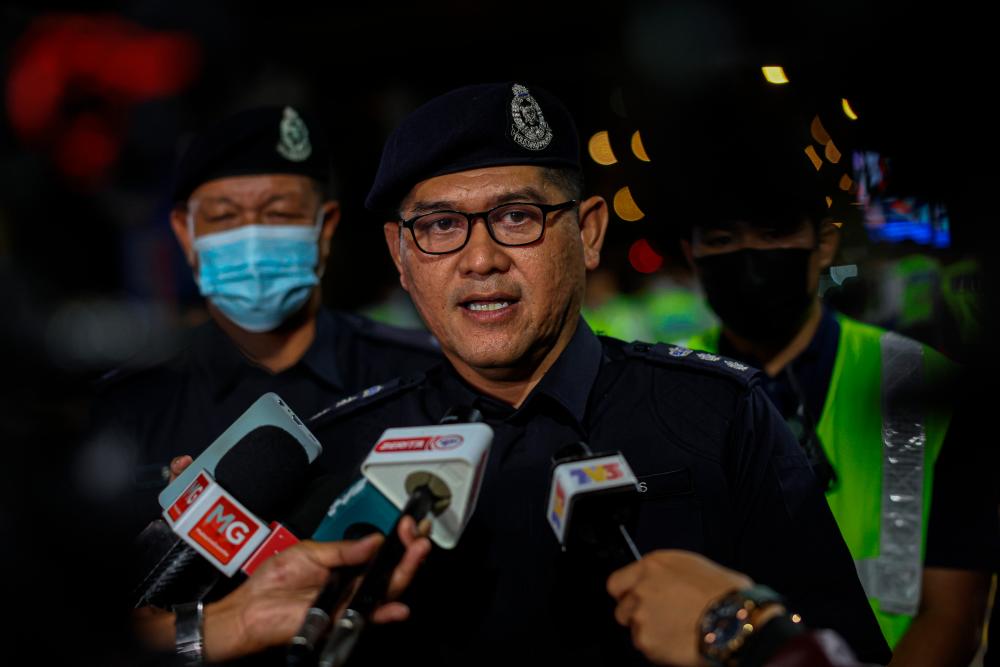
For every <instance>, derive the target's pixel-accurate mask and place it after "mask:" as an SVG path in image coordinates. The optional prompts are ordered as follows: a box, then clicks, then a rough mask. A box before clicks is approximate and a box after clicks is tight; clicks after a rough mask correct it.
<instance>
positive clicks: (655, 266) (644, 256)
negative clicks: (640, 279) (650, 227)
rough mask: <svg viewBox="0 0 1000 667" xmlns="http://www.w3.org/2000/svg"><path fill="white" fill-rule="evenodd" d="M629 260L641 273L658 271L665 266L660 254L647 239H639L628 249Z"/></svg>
mask: <svg viewBox="0 0 1000 667" xmlns="http://www.w3.org/2000/svg"><path fill="white" fill-rule="evenodd" d="M628 261H629V263H630V264H631V265H632V268H634V269H635V270H636V271H638V272H639V273H656V272H657V271H659V270H660V267H662V266H663V257H662V256H660V255H659V254H658V253H657V252H656V251H655V250H653V247H652V246H651V245H649V241H647V240H646V239H639V240H638V241H636V242H635V243H633V244H632V247H631V248H629V249H628Z"/></svg>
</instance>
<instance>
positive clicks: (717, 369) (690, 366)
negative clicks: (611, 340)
mask: <svg viewBox="0 0 1000 667" xmlns="http://www.w3.org/2000/svg"><path fill="white" fill-rule="evenodd" d="M623 351H624V352H625V355H626V356H628V357H632V358H639V359H645V360H647V361H650V362H652V363H655V364H657V365H660V366H672V367H675V368H682V369H684V370H687V371H694V372H700V373H708V374H711V375H719V376H722V377H725V378H729V379H730V380H735V381H737V382H740V383H742V384H744V385H748V384H750V383H751V382H753V381H754V379H755V378H756V377H757V376H758V375H759V374H760V370H758V369H757V368H754V367H753V366H749V365H747V364H744V363H743V362H742V361H736V360H735V359H730V358H728V357H723V356H722V355H719V354H711V353H709V352H699V351H697V350H691V349H688V348H686V347H681V346H679V345H668V344H667V343H657V344H655V345H651V344H649V343H639V342H635V343H629V344H628V345H625V346H624V348H623Z"/></svg>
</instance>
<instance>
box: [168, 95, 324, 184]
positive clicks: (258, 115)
mask: <svg viewBox="0 0 1000 667" xmlns="http://www.w3.org/2000/svg"><path fill="white" fill-rule="evenodd" d="M253 174H298V175H301V176H310V177H312V178H315V179H316V180H318V181H319V182H321V183H326V181H327V180H328V179H329V176H330V154H329V150H328V148H327V146H326V141H325V136H324V135H323V133H322V128H320V126H319V124H318V123H316V122H315V120H314V119H313V118H311V117H310V116H309V115H308V114H305V113H303V112H301V111H299V110H298V109H294V108H292V107H290V106H285V107H278V106H276V107H258V108H255V109H247V110H245V111H241V112H239V113H236V114H234V115H232V116H229V117H228V118H226V119H224V120H222V121H220V122H218V123H216V124H215V125H214V126H213V127H211V128H209V129H208V130H206V131H205V132H202V133H201V134H199V135H198V136H197V137H195V139H194V140H193V141H192V142H191V144H190V146H188V149H187V150H186V151H185V152H184V155H183V156H182V157H181V159H180V162H178V165H177V171H176V174H175V177H174V187H173V198H174V201H183V200H186V199H187V198H188V197H190V196H191V193H192V192H194V190H195V189H197V188H198V186H199V185H201V184H202V183H206V182H208V181H211V180H213V179H216V178H224V177H226V176H249V175H253Z"/></svg>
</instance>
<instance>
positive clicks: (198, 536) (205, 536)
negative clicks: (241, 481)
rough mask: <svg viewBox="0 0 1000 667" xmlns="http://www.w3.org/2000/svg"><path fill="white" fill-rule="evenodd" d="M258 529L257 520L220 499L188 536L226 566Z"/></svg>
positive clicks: (227, 501) (222, 498) (225, 500)
mask: <svg viewBox="0 0 1000 667" xmlns="http://www.w3.org/2000/svg"><path fill="white" fill-rule="evenodd" d="M259 528H260V524H258V523H257V521H256V519H254V518H253V517H251V516H250V515H248V514H245V513H244V512H243V511H242V510H240V509H239V508H238V507H237V506H236V505H235V504H233V503H232V502H230V500H229V499H228V498H226V497H220V498H219V499H218V500H217V501H216V502H215V503H214V504H213V505H212V507H211V509H209V510H208V512H206V513H205V515H204V516H203V517H202V518H201V520H200V521H199V522H198V523H197V524H196V525H195V526H194V528H192V529H191V530H190V531H189V532H188V535H189V536H190V537H191V539H193V540H194V541H195V542H197V543H198V544H200V545H201V546H202V547H204V548H205V550H206V551H208V552H209V553H210V554H212V556H213V557H215V558H216V559H217V560H218V561H219V562H220V563H222V564H223V565H226V564H228V563H229V561H231V560H232V559H233V557H234V556H235V555H236V554H237V553H239V551H240V549H242V548H243V545H244V544H246V542H247V540H249V539H250V538H251V537H253V535H254V534H255V533H256V532H257V530H258V529H259Z"/></svg>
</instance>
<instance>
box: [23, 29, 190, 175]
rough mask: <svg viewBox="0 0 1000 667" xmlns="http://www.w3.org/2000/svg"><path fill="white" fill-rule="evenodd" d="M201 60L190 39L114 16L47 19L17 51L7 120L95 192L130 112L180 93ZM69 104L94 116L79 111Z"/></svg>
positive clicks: (29, 31) (115, 152)
mask: <svg viewBox="0 0 1000 667" xmlns="http://www.w3.org/2000/svg"><path fill="white" fill-rule="evenodd" d="M200 58H201V51H200V48H199V46H198V43H197V42H196V41H195V40H194V39H193V38H192V37H191V36H189V35H187V34H185V33H179V32H154V31H152V30H148V29H146V28H143V27H142V26H140V25H138V24H135V23H132V22H130V21H127V20H125V19H123V18H121V17H117V16H113V15H106V16H83V15H74V14H50V15H47V16H43V17H41V18H38V19H36V20H35V21H34V22H33V23H32V24H31V25H30V26H29V27H28V29H27V30H26V31H25V32H24V34H23V35H22V36H21V37H20V39H19V40H18V42H17V44H16V45H15V46H14V48H13V50H12V58H11V66H10V70H9V74H8V77H7V82H6V88H7V90H6V92H7V100H6V102H7V114H8V117H9V118H10V123H11V126H12V127H13V129H14V132H15V133H16V134H17V136H18V137H19V138H20V139H21V140H22V141H23V142H25V143H26V144H28V145H30V146H33V147H36V148H40V149H43V150H46V151H48V152H49V153H50V154H51V155H52V157H53V159H54V160H55V162H56V164H57V165H58V166H59V168H60V170H61V171H62V172H63V173H64V174H66V175H67V176H68V177H70V178H72V179H73V180H75V181H77V182H79V183H81V184H90V185H93V184H95V183H97V182H98V181H100V180H101V179H102V177H103V176H105V175H106V174H107V172H108V170H109V169H110V168H111V167H112V166H113V165H114V163H115V161H116V160H117V158H118V152H119V149H120V147H121V142H122V138H123V137H124V135H125V131H126V129H127V126H128V111H129V108H130V107H131V106H132V105H133V104H136V103H138V102H143V101H146V100H151V99H157V98H162V97H168V96H170V95H175V94H177V93H179V92H180V91H181V90H183V89H184V87H185V86H187V85H188V84H189V83H191V82H192V81H193V80H194V79H195V77H196V76H197V73H198V69H199V65H200ZM67 100H74V101H75V102H74V105H75V106H76V107H77V108H79V107H81V106H83V107H84V108H86V110H85V111H76V112H74V111H71V110H70V109H69V108H67V107H68V106H69V105H67V104H66V102H67ZM80 100H85V101H86V104H85V105H80V104H79V102H80Z"/></svg>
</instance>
